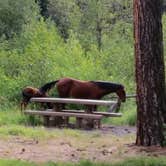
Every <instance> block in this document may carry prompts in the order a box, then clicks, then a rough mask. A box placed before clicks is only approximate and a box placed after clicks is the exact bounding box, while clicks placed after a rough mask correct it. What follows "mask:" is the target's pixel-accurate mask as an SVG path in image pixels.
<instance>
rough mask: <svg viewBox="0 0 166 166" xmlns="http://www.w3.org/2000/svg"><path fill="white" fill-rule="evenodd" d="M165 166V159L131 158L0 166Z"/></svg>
mask: <svg viewBox="0 0 166 166" xmlns="http://www.w3.org/2000/svg"><path fill="white" fill-rule="evenodd" d="M16 165H17V166H39V165H40V166H166V159H165V158H163V157H159V158H151V157H146V158H144V157H142V158H132V159H126V160H124V161H121V162H115V163H94V162H91V161H80V162H79V163H54V162H48V163H44V164H41V163H40V164H37V163H32V162H27V161H21V160H7V159H1V160H0V166H16Z"/></svg>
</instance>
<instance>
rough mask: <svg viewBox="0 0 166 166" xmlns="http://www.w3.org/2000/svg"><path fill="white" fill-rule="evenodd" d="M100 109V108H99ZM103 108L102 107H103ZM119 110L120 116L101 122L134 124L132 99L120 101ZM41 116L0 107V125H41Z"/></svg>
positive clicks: (134, 112) (134, 115)
mask: <svg viewBox="0 0 166 166" xmlns="http://www.w3.org/2000/svg"><path fill="white" fill-rule="evenodd" d="M99 110H100V108H99ZM103 110H104V109H103ZM120 112H122V114H123V115H122V117H116V118H105V119H104V120H103V123H106V124H113V125H131V126H133V125H135V123H136V105H135V103H134V102H133V101H130V100H129V101H127V102H126V103H122V105H121V109H120ZM42 124H43V122H42V118H39V117H38V116H27V115H24V114H21V112H20V110H19V108H18V107H17V106H14V107H3V108H1V109H0V126H4V125H31V126H40V125H41V126H42Z"/></svg>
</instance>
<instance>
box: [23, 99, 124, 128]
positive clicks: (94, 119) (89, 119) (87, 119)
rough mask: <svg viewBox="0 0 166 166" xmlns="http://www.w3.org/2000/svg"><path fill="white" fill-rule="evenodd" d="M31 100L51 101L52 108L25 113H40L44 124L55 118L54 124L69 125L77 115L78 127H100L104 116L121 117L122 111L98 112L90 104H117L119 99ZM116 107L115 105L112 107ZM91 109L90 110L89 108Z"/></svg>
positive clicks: (48, 123) (37, 100) (32, 100)
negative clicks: (74, 107)
mask: <svg viewBox="0 0 166 166" xmlns="http://www.w3.org/2000/svg"><path fill="white" fill-rule="evenodd" d="M30 101H31V102H35V103H36V102H37V103H51V104H52V105H53V108H52V109H46V110H44V111H41V110H25V111H24V113H25V114H29V115H39V116H43V117H44V124H45V125H46V126H49V125H50V119H53V120H52V121H53V122H54V124H53V125H54V126H62V125H63V126H68V124H69V118H70V117H75V118H76V124H75V126H76V127H77V128H94V127H97V128H100V127H101V119H102V118H103V117H120V116H121V114H120V113H112V112H98V111H92V110H91V109H90V108H91V107H90V106H94V105H97V106H109V107H110V106H115V105H116V104H117V101H107V100H90V99H73V98H50V97H49V98H31V100H30ZM60 104H79V105H84V106H86V109H85V110H65V109H63V108H62V107H60V106H59V105H60ZM112 108H113V109H115V108H114V107H112ZM89 109H90V110H89ZM112 111H113V110H112Z"/></svg>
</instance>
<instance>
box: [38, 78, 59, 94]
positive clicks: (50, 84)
mask: <svg viewBox="0 0 166 166" xmlns="http://www.w3.org/2000/svg"><path fill="white" fill-rule="evenodd" d="M58 81H59V80H56V81H52V82H48V83H46V84H45V85H43V86H42V87H40V88H39V91H40V92H42V93H46V92H47V91H49V90H50V89H51V88H53V86H54V85H55V84H56V83H57V82H58Z"/></svg>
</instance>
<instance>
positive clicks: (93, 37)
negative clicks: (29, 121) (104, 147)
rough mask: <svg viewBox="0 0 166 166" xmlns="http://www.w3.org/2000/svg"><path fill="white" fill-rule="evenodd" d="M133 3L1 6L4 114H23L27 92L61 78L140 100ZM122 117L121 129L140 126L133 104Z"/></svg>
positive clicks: (57, 1)
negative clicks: (106, 84) (116, 89)
mask: <svg viewBox="0 0 166 166" xmlns="http://www.w3.org/2000/svg"><path fill="white" fill-rule="evenodd" d="M132 3H133V2H132V0H90V1H89V0H38V1H37V0H36V1H35V0H15V1H13V0H5V1H4V0H0V110H1V111H6V110H7V111H9V110H13V108H14V109H19V102H20V99H21V90H22V88H24V87H25V86H27V85H29V86H34V87H40V86H41V85H43V84H45V83H46V82H49V81H52V80H57V79H59V78H61V77H73V78H76V79H81V80H105V81H111V82H117V83H121V84H123V85H124V86H125V88H126V92H127V94H135V77H134V72H135V69H134V48H133V46H134V44H133V16H132V12H133V4H132ZM165 4H166V3H165ZM165 4H164V6H163V35H164V46H165V44H166V43H165V42H166V15H165V14H164V12H165V10H166V7H165V6H166V5H165ZM145 44H146V43H145ZM164 48H165V47H164ZM51 96H57V93H56V88H55V89H54V90H53V91H52V92H51ZM121 111H122V112H123V113H124V116H123V118H121V119H120V120H116V122H115V123H118V124H130V125H134V124H135V119H136V105H135V101H134V102H133V100H131V99H128V101H127V102H126V104H125V105H122V109H121Z"/></svg>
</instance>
